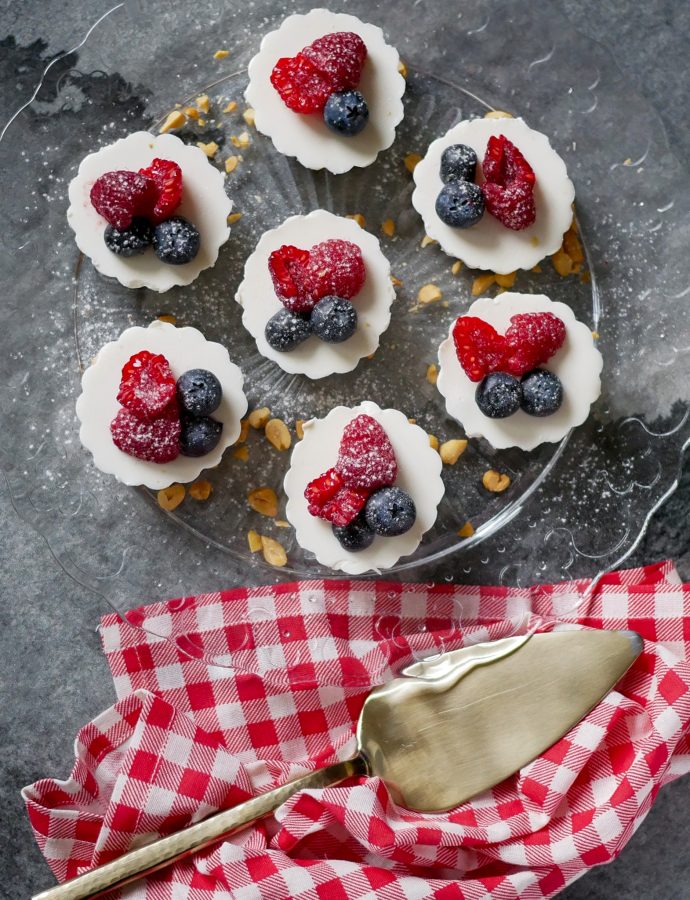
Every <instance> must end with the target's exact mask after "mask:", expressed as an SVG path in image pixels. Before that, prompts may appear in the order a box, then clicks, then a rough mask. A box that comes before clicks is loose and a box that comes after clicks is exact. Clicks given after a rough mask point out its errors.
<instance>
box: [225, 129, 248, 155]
mask: <svg viewBox="0 0 690 900" xmlns="http://www.w3.org/2000/svg"><path fill="white" fill-rule="evenodd" d="M251 142H252V140H251V138H250V137H249V132H248V131H243V132H242V134H238V135H237V137H235V135H234V134H233V135H231V137H230V143H231V144H232V146H233V147H238V148H239V149H240V150H246V149H247V147H249V145H250V144H251Z"/></svg>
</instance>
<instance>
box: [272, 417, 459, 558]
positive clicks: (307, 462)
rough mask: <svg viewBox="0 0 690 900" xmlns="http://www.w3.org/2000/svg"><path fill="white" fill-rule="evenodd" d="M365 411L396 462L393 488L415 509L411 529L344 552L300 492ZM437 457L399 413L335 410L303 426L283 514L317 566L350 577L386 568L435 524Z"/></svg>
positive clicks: (439, 488)
mask: <svg viewBox="0 0 690 900" xmlns="http://www.w3.org/2000/svg"><path fill="white" fill-rule="evenodd" d="M362 413H366V414H367V415H370V416H371V417H372V418H374V419H376V420H377V422H379V423H380V424H381V425H382V426H383V428H384V429H385V431H386V434H387V435H388V438H389V440H390V442H391V444H392V445H393V449H394V450H395V455H396V457H397V460H398V477H397V479H396V482H395V484H396V486H397V487H401V488H402V489H403V490H405V491H407V492H408V493H409V494H410V495H411V497H412V499H413V500H414V502H415V506H416V507H417V519H416V521H415V523H414V525H413V526H412V528H411V529H410V530H409V531H408V532H406V533H405V534H401V535H398V537H381V536H378V535H377V536H376V537H375V538H374V542H373V544H372V545H371V546H370V547H368V548H367V549H366V550H362V551H360V552H358V553H350V552H348V551H347V550H344V549H343V548H342V547H341V546H340V543H339V542H338V539H337V538H336V537H335V535H334V534H333V531H332V527H331V524H330V522H326V521H324V520H323V519H318V518H316V517H315V516H312V515H311V514H310V513H309V510H308V509H307V501H306V500H305V498H304V489H305V488H306V486H307V484H308V483H309V482H310V481H312V480H313V479H314V478H317V477H318V476H319V475H322V474H323V473H324V472H325V471H326V470H327V469H329V468H330V467H331V466H333V465H335V462H336V460H337V458H338V449H339V447H340V441H341V438H342V436H343V429H344V428H345V426H346V425H347V424H348V422H350V421H352V419H354V418H355V417H356V416H359V415H361V414H362ZM441 468H442V463H441V457H440V456H439V455H438V453H437V452H436V451H435V450H432V448H431V447H430V446H429V437H428V435H427V434H426V432H425V431H422V429H421V428H419V427H418V426H417V425H411V424H410V423H409V422H408V421H407V418H406V417H405V416H404V415H403V414H402V413H401V412H398V410H397V409H381V408H380V407H379V406H377V405H376V403H372V402H371V401H368V400H367V401H365V402H364V403H360V405H359V406H355V407H354V408H352V409H350V408H349V407H347V406H336V407H335V408H334V409H332V410H331V411H330V412H329V413H328V415H327V416H326V417H325V418H324V419H311V420H310V421H309V422H305V423H304V438H303V439H302V440H301V441H300V442H299V443H298V444H296V446H295V449H294V450H293V451H292V459H291V461H290V468H289V470H288V472H287V474H286V476H285V481H284V487H285V493H286V495H287V498H288V500H287V506H286V516H287V518H288V520H289V521H290V522H291V524H292V525H293V526H294V528H295V532H296V537H297V542H298V543H299V545H300V547H302V548H303V549H305V550H309V551H310V552H312V553H313V554H314V555H315V556H316V559H317V561H318V562H320V563H321V564H322V565H324V566H329V567H330V568H331V569H339V570H340V571H341V572H346V573H347V574H348V575H361V574H362V573H363V572H369V571H381V570H383V569H389V568H390V567H391V566H393V565H395V563H396V562H397V561H398V560H399V559H400V557H402V556H408V555H409V554H410V553H413V552H414V551H415V550H416V549H417V547H418V546H419V543H420V541H421V539H422V535H424V533H425V532H427V531H428V530H429V529H430V528H431V527H432V525H433V524H434V522H435V521H436V510H437V507H438V505H439V503H440V502H441V498H442V497H443V494H444V491H445V488H444V485H443V480H442V478H441Z"/></svg>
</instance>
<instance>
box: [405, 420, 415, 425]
mask: <svg viewBox="0 0 690 900" xmlns="http://www.w3.org/2000/svg"><path fill="white" fill-rule="evenodd" d="M407 421H408V422H409V423H410V425H416V424H417V420H416V419H408V420H407Z"/></svg>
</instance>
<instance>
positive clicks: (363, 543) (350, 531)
mask: <svg viewBox="0 0 690 900" xmlns="http://www.w3.org/2000/svg"><path fill="white" fill-rule="evenodd" d="M333 534H334V535H335V536H336V537H337V538H338V540H339V542H340V546H341V547H342V548H343V549H344V550H349V551H350V553H357V552H359V551H360V550H366V549H367V547H371V544H372V542H373V540H374V538H375V537H376V535H375V534H374V532H373V531H372V530H371V528H369V526H368V525H367V523H366V522H365V521H364V517H363V516H357V518H356V519H355V520H354V521H353V522H350V524H349V525H340V526H339V525H334V526H333Z"/></svg>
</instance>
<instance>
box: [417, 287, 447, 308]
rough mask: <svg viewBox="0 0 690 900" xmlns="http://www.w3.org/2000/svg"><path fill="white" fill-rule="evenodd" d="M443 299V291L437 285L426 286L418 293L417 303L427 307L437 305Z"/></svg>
mask: <svg viewBox="0 0 690 900" xmlns="http://www.w3.org/2000/svg"><path fill="white" fill-rule="evenodd" d="M441 297H443V291H442V290H441V289H440V287H439V286H438V285H437V284H432V283H429V284H425V285H423V286H422V287H420V289H419V291H418V292H417V302H418V303H421V304H422V306H426V305H427V304H428V303H436V301H437V300H440V299H441Z"/></svg>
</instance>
